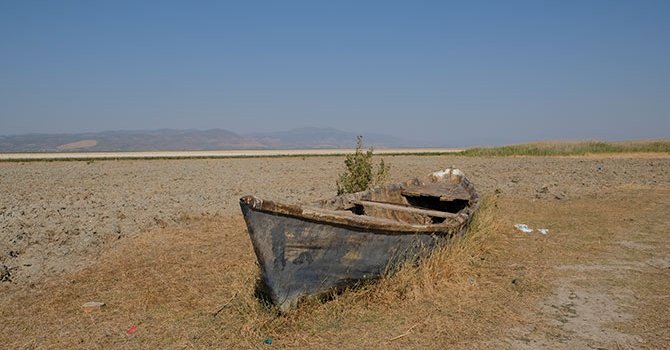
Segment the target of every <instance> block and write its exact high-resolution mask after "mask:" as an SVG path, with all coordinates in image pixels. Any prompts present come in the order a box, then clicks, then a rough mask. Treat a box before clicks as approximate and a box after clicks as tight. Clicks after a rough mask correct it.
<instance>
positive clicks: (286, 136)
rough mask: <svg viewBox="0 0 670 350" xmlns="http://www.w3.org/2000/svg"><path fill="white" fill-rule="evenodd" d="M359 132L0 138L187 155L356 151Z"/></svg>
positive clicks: (18, 148)
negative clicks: (203, 152) (189, 152)
mask: <svg viewBox="0 0 670 350" xmlns="http://www.w3.org/2000/svg"><path fill="white" fill-rule="evenodd" d="M362 134H363V136H364V138H365V143H366V146H373V147H377V148H392V147H411V146H419V145H412V143H411V142H410V141H407V140H403V139H401V138H398V137H395V136H390V135H383V134H375V133H362ZM357 135H358V134H357V133H353V132H347V131H342V130H338V129H333V128H313V127H306V128H298V129H292V130H287V131H279V132H268V133H252V134H247V135H240V134H237V133H235V132H232V131H229V130H225V129H209V130H195V129H189V130H174V129H158V130H141V131H102V132H87V133H73V134H24V135H9V136H0V152H66V151H68V152H72V151H79V152H81V151H84V152H96V151H98V152H99V151H183V150H194V151H195V150H227V149H230V150H235V149H295V148H352V147H353V146H354V145H355V142H356V136H357Z"/></svg>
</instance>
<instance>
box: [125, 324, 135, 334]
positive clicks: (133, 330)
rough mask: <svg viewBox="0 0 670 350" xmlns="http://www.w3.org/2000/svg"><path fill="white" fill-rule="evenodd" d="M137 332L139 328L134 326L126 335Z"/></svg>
mask: <svg viewBox="0 0 670 350" xmlns="http://www.w3.org/2000/svg"><path fill="white" fill-rule="evenodd" d="M135 332H137V326H132V327H130V328H128V330H127V331H126V333H128V334H133V333H135Z"/></svg>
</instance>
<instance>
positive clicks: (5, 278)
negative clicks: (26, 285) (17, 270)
mask: <svg viewBox="0 0 670 350" xmlns="http://www.w3.org/2000/svg"><path fill="white" fill-rule="evenodd" d="M11 281H12V273H11V272H9V268H8V267H7V266H5V265H4V264H0V282H11Z"/></svg>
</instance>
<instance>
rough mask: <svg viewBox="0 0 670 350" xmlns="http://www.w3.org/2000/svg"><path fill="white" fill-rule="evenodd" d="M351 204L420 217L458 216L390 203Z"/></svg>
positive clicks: (357, 202)
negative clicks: (402, 212)
mask: <svg viewBox="0 0 670 350" xmlns="http://www.w3.org/2000/svg"><path fill="white" fill-rule="evenodd" d="M352 203H354V204H358V205H362V206H364V207H365V206H371V207H377V208H380V209H388V210H397V211H404V212H408V213H413V214H422V215H428V216H434V217H438V218H453V217H456V216H458V215H457V214H453V213H447V212H444V211H438V210H430V209H422V208H415V207H407V206H404V205H398V204H391V203H381V202H371V201H352Z"/></svg>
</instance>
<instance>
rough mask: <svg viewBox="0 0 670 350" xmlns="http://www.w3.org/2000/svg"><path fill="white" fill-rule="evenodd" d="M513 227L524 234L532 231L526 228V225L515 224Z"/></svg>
mask: <svg viewBox="0 0 670 350" xmlns="http://www.w3.org/2000/svg"><path fill="white" fill-rule="evenodd" d="M514 227H515V228H516V229H517V230H519V231H521V232H525V233H531V232H533V229H532V228H530V227H528V225H526V224H516V225H514Z"/></svg>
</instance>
